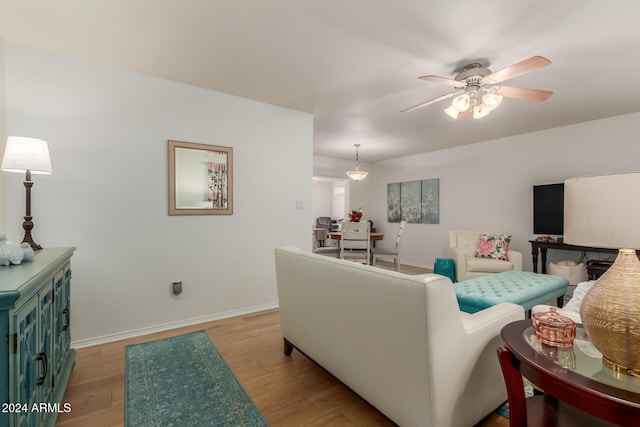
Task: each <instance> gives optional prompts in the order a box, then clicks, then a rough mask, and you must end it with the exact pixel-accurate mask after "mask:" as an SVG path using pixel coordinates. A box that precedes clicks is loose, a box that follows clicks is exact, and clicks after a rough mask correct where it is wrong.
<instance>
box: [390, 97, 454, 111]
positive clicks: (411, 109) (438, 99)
mask: <svg viewBox="0 0 640 427" xmlns="http://www.w3.org/2000/svg"><path fill="white" fill-rule="evenodd" d="M458 93H459V92H453V93H448V94H446V95H442V96H439V97H437V98H434V99H432V100H430V101H426V102H423V103H421V104H418V105H414V106H413V107H409V108H405V109H404V110H402V111H400V112H401V113H408V112H409V111H414V110H417V109H419V108H422V107H426V106H427V105H431V104H435V103H436V102H439V101H442V100H444V99H447V98H451V97H452V96H455V95H457V94H458Z"/></svg>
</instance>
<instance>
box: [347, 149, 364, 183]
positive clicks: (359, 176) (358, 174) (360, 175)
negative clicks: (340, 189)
mask: <svg viewBox="0 0 640 427" xmlns="http://www.w3.org/2000/svg"><path fill="white" fill-rule="evenodd" d="M353 146H354V147H356V164H355V166H354V168H355V170H352V171H348V172H347V176H348V177H349V178H351V179H352V180H354V181H355V182H358V181H362V180H363V179H365V177H366V176H367V175H368V174H369V173H368V172H365V171H361V170H360V162H359V161H358V160H359V157H358V147H360V144H353Z"/></svg>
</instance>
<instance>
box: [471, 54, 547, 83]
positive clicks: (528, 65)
mask: <svg viewBox="0 0 640 427" xmlns="http://www.w3.org/2000/svg"><path fill="white" fill-rule="evenodd" d="M547 65H551V61H549V60H548V59H547V58H543V57H542V56H532V57H531V58H529V59H525V60H524V61H522V62H518V63H517V64H514V65H512V66H510V67H507V68H505V69H503V70H500V71H496V72H495V73H491V74H489V75H488V76H485V77H484V78H483V79H482V80H483V82H484V83H486V84H495V83H500V82H502V81H505V80H508V79H512V78H514V77H518V76H521V75H523V74H526V73H529V72H531V71H534V70H537V69H538V68H542V67H546V66H547Z"/></svg>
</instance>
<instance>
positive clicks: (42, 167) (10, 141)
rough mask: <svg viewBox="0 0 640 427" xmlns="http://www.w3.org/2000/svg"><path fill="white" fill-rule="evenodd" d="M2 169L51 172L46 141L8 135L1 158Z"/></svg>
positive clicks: (8, 170) (41, 172)
mask: <svg viewBox="0 0 640 427" xmlns="http://www.w3.org/2000/svg"><path fill="white" fill-rule="evenodd" d="M1 168H2V170H4V171H7V172H26V171H27V170H29V171H31V173H34V174H36V173H39V174H49V173H51V172H52V169H51V159H50V158H49V147H48V146H47V141H44V140H42V139H36V138H26V137H23V136H10V137H9V138H7V145H6V147H5V149H4V157H3V158H2V166H1Z"/></svg>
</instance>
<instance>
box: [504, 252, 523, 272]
mask: <svg viewBox="0 0 640 427" xmlns="http://www.w3.org/2000/svg"><path fill="white" fill-rule="evenodd" d="M507 256H508V257H509V261H511V263H512V264H513V269H514V270H515V271H522V252H518V251H507Z"/></svg>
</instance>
